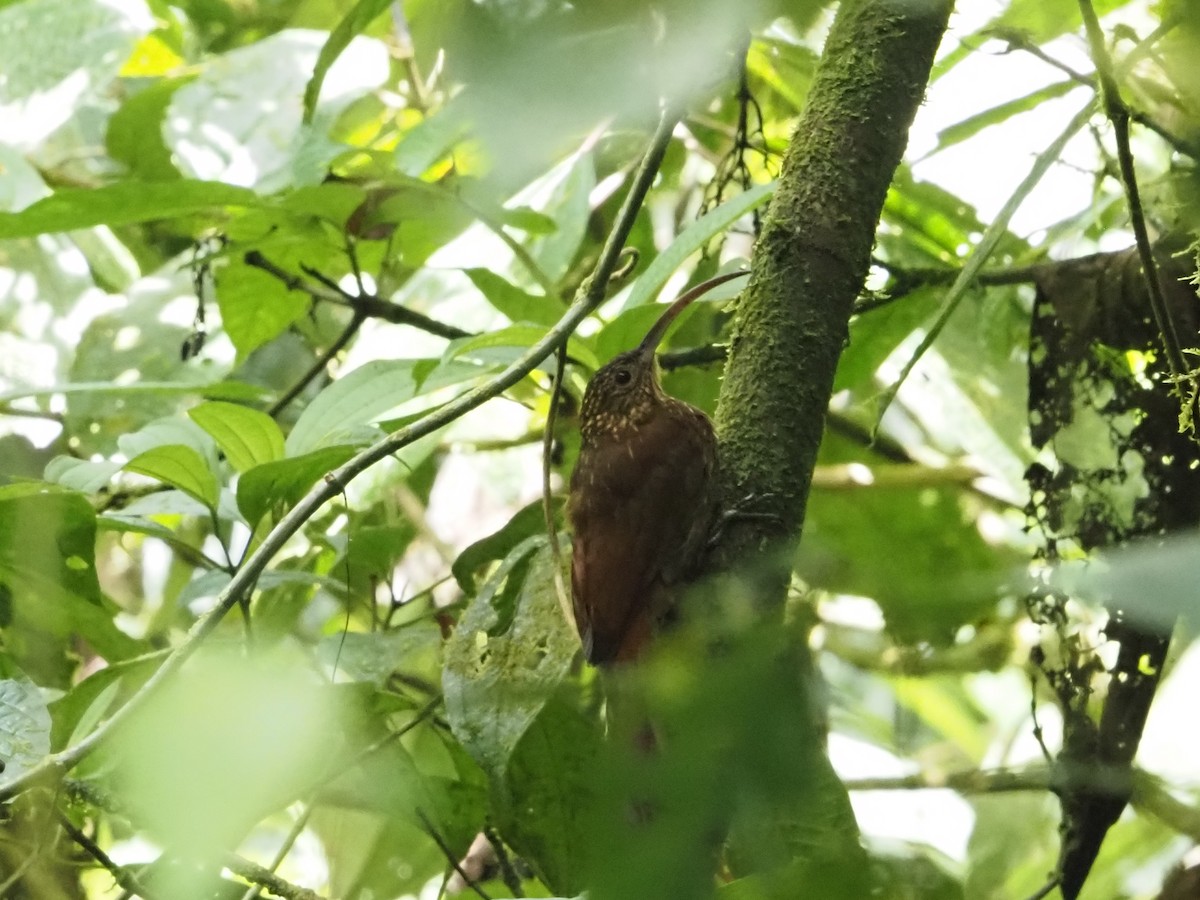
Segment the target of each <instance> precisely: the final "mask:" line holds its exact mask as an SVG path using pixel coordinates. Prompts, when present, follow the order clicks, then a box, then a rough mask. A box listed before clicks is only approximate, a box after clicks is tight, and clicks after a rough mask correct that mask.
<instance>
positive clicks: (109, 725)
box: [0, 112, 677, 802]
mask: <svg viewBox="0 0 1200 900" xmlns="http://www.w3.org/2000/svg"><path fill="white" fill-rule="evenodd" d="M676 121H677V116H676V115H675V114H674V113H673V112H664V113H663V116H662V118H661V120H660V122H659V125H658V128H657V129H656V130H655V132H654V135H653V137H652V138H651V142H650V146H649V148H648V149H647V151H646V154H645V156H644V157H643V158H642V162H641V164H640V165H639V166H638V169H637V172H636V173H635V174H634V177H633V180H632V183H631V184H630V188H629V193H628V194H627V195H626V197H625V201H624V202H623V203H622V204H621V208H620V210H619V211H618V213H617V218H616V221H615V222H614V224H613V228H612V231H611V232H610V233H609V236H608V239H607V240H606V241H605V244H604V248H603V250H602V251H601V253H600V258H599V260H598V262H597V264H596V270H595V272H594V274H593V275H592V277H591V278H589V279H587V280H586V281H585V282H584V284H582V285H581V286H580V290H579V292H578V294H577V296H576V299H575V301H574V302H573V303H572V304H571V306H570V307H568V308H567V310H566V312H565V313H564V314H563V317H562V318H561V319H559V321H558V323H557V324H555V326H554V327H553V328H551V329H550V330H549V331H548V332H546V335H545V336H544V337H543V338H542V339H541V340H539V341H538V342H537V343H535V344H534V345H533V346H532V347H530V348H529V349H528V350H526V351H525V352H524V353H522V354H521V355H520V357H518V358H517V359H516V360H515V361H514V362H513V363H511V364H510V365H509V366H508V367H507V368H506V369H505V370H504V371H503V372H501V373H500V374H499V375H497V376H496V377H495V378H492V379H491V380H489V381H487V382H485V383H484V384H481V385H479V386H477V387H475V388H473V389H471V390H469V391H467V392H466V393H464V394H461V395H460V396H458V397H456V398H455V399H454V400H451V401H450V402H448V403H446V404H445V405H443V406H441V407H439V408H438V409H436V410H434V411H433V412H431V413H430V414H429V415H427V416H423V417H422V418H420V419H418V420H417V421H415V422H413V423H411V424H409V425H407V426H405V427H403V428H400V429H398V430H396V431H394V432H392V433H391V434H389V435H387V436H386V437H384V438H383V439H381V440H379V441H377V442H376V443H374V444H372V445H371V446H370V447H368V448H366V449H365V450H363V451H361V452H360V453H358V454H356V455H355V456H354V457H353V458H351V459H350V460H349V461H348V462H346V463H345V464H343V465H342V466H339V467H338V468H337V469H335V470H333V471H332V472H330V473H329V474H327V475H326V476H325V477H324V478H323V479H321V481H319V482H318V483H317V484H316V485H315V486H314V487H313V488H312V489H311V490H310V491H309V492H308V493H307V494H306V495H305V496H304V497H303V498H301V500H300V501H299V502H298V503H297V504H296V505H295V506H294V507H292V509H291V510H290V511H289V512H288V513H287V514H286V515H285V516H284V517H283V518H282V519H281V520H280V521H279V523H278V524H277V525H276V526H275V527H274V528H273V529H271V531H270V532H269V533H268V534H267V535H266V537H265V538H264V539H263V541H262V543H261V544H259V545H258V547H257V548H256V549H255V551H254V552H253V553H252V554H251V555H250V556H249V557H248V558H247V559H246V561H245V563H244V565H243V566H242V568H241V569H239V570H238V572H237V574H235V575H234V576H233V578H232V579H230V581H229V583H228V584H227V585H226V586H225V588H224V589H223V590H222V591H221V593H220V594H219V595H218V596H217V601H216V603H215V605H214V606H213V608H212V609H211V610H210V611H209V612H207V613H206V614H205V615H203V616H202V617H201V618H199V619H197V620H196V622H195V623H194V624H193V625H192V627H191V629H189V631H188V633H187V635H186V636H185V637H184V639H183V641H182V642H181V643H180V644H179V645H178V646H177V647H176V648H175V649H174V650H173V651H172V653H171V655H170V656H168V657H167V659H166V661H165V662H164V663H163V664H162V666H161V667H160V668H159V669H158V670H157V671H156V672H155V673H154V674H153V675H151V676H150V678H149V679H148V680H147V681H146V682H145V684H143V685H142V687H141V688H139V689H138V691H137V693H136V694H134V695H133V696H132V697H131V698H130V699H129V701H128V702H127V703H126V704H125V705H124V706H122V707H121V708H120V709H118V710H117V711H116V712H115V713H114V714H113V715H112V716H111V717H109V718H108V719H106V720H105V721H104V722H102V723H101V724H100V725H99V726H97V728H96V730H95V731H93V732H92V733H91V734H89V735H88V736H87V737H86V738H84V739H83V740H81V741H79V742H78V743H77V744H74V745H73V746H71V747H68V748H67V749H65V750H62V751H59V752H58V753H53V754H51V755H50V756H48V757H46V758H45V759H44V760H42V762H41V763H39V764H38V765H36V766H34V767H33V768H31V769H29V770H27V771H25V772H23V773H22V774H21V775H19V776H17V777H15V778H10V779H9V780H7V781H5V782H3V783H0V802H2V801H4V800H8V799H10V798H12V797H14V796H16V795H17V794H19V793H21V792H22V791H24V790H26V789H28V788H29V787H31V786H32V785H34V784H38V783H40V782H42V781H45V780H49V779H53V778H56V777H60V776H61V775H62V774H63V773H64V772H66V771H68V770H70V769H71V768H73V767H74V766H75V765H77V764H78V763H79V762H80V760H82V759H84V758H85V757H86V756H87V755H88V754H89V753H91V752H92V751H93V750H94V749H95V748H96V747H97V746H98V745H99V744H101V743H103V742H104V741H105V740H107V738H108V736H109V734H111V733H112V731H113V730H114V729H115V728H117V727H119V726H120V725H121V723H123V722H126V721H128V720H129V718H130V717H131V716H132V715H133V714H134V713H136V712H137V711H138V710H139V709H141V708H142V707H143V706H145V704H146V702H147V700H148V699H149V698H150V697H152V696H153V695H154V694H155V693H157V691H158V690H159V688H160V687H161V686H162V685H163V683H164V682H166V681H167V680H168V679H170V678H171V677H172V676H173V675H174V674H175V673H176V672H177V671H178V670H179V669H180V668H182V666H183V665H184V663H186V662H187V660H188V659H190V658H191V656H192V655H193V654H194V653H195V652H196V650H197V649H199V647H200V645H201V644H202V643H203V642H204V640H205V639H206V638H207V637H208V636H209V634H211V633H212V631H213V630H214V629H215V628H216V627H217V625H218V624H220V622H221V620H222V619H223V618H224V617H225V616H226V615H227V614H228V613H229V611H230V610H231V609H233V607H234V606H236V605H237V604H238V603H239V602H241V600H242V598H243V597H244V596H247V595H248V594H249V593H250V592H251V591H252V590H253V589H254V586H255V584H256V583H257V581H258V578H259V576H260V575H261V574H262V572H263V571H264V570H265V569H266V567H267V565H268V563H270V561H271V560H272V559H273V558H274V556H275V554H276V553H278V552H279V551H280V550H281V549H282V548H283V547H284V545H285V544H286V543H287V542H288V541H289V540H290V539H291V537H292V535H294V534H295V533H296V532H297V531H299V530H300V528H301V527H302V526H303V525H304V523H305V522H307V521H308V520H309V519H310V518H311V517H312V516H313V515H314V514H315V513H316V512H317V510H319V509H320V508H321V507H322V506H324V505H325V503H327V502H328V501H329V500H331V499H333V498H334V497H336V496H338V495H339V494H340V493H341V492H342V491H343V490H344V489H345V487H346V485H348V484H349V483H350V482H351V481H352V480H353V479H354V478H355V477H356V476H358V475H359V474H361V473H362V472H364V471H366V470H367V469H368V468H370V467H371V466H373V465H375V463H377V462H379V461H380V460H382V459H385V458H387V457H389V456H391V455H392V454H394V453H396V452H398V451H399V450H401V449H402V448H404V447H406V446H408V445H409V444H411V443H412V442H413V441H416V440H419V439H420V438H423V437H425V436H426V435H428V434H432V433H433V432H435V431H437V430H438V429H440V428H442V427H444V426H446V425H448V424H449V423H450V422H453V421H455V420H456V419H458V418H460V417H461V416H462V415H464V414H465V413H467V412H470V411H471V410H473V409H475V408H476V407H478V406H480V405H482V404H483V403H486V402H487V401H488V400H491V399H493V398H495V397H498V396H500V395H501V394H502V393H504V392H505V391H506V390H508V389H509V388H510V387H512V386H513V385H515V384H517V383H518V382H519V381H520V380H521V379H523V378H524V377H525V376H526V375H528V374H529V373H530V372H532V371H533V370H534V369H536V368H537V367H538V366H540V365H542V364H543V363H544V361H545V359H546V357H547V356H548V355H549V354H550V353H553V352H554V351H555V350H557V349H558V347H559V346H560V345H562V344H564V343H565V342H566V340H567V338H568V337H569V336H570V335H571V334H572V332H574V330H575V328H576V327H578V325H579V323H580V322H582V321H583V320H584V319H585V318H587V317H588V316H589V315H591V314H592V312H593V311H595V309H596V307H597V306H599V304H600V303H601V302H602V301H603V299H604V295H605V290H606V288H607V286H608V280H609V277H610V276H611V275H612V273H613V272H614V271H615V270H616V268H617V265H618V260H619V258H620V255H621V251H622V248H623V247H624V246H625V241H626V240H627V238H628V237H629V233H630V231H632V229H633V225H634V222H635V220H636V218H637V215H638V211H639V210H640V209H641V207H642V203H643V201H644V200H645V197H646V194H647V193H648V192H649V190H650V187H651V185H652V184H653V183H654V178H655V176H656V174H657V173H658V169H659V166H660V165H661V163H662V159H663V156H664V155H665V153H666V150H667V145H668V144H669V143H670V140H671V132H672V129H673V127H674V124H675V122H676Z"/></svg>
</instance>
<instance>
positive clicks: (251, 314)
mask: <svg viewBox="0 0 1200 900" xmlns="http://www.w3.org/2000/svg"><path fill="white" fill-rule="evenodd" d="M310 302H311V300H310V298H309V297H307V296H306V295H305V294H302V293H300V292H298V291H291V290H288V288H287V286H286V285H284V284H283V283H282V282H281V281H280V280H279V279H278V278H275V277H273V276H271V275H269V274H267V273H266V272H264V271H263V270H262V269H258V268H255V267H254V266H248V265H246V264H245V263H244V262H242V261H240V260H238V261H234V262H230V263H229V264H228V265H225V266H222V267H221V268H220V270H218V273H217V305H218V306H219V307H220V309H221V321H222V323H223V324H224V326H225V331H226V332H227V333H228V334H229V339H230V340H231V341H233V345H234V346H235V347H236V348H237V351H238V355H239V356H241V357H243V358H244V357H245V356H247V355H248V354H249V353H251V352H252V351H254V350H257V349H258V348H259V347H261V346H262V345H263V344H265V343H267V341H270V340H272V339H273V338H277V337H279V335H281V334H282V333H283V332H284V330H285V329H287V327H288V326H289V325H291V324H292V323H294V322H295V321H296V320H297V319H299V318H301V317H302V316H303V315H304V314H305V313H306V312H308V308H309V304H310Z"/></svg>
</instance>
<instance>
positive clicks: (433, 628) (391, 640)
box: [317, 619, 442, 688]
mask: <svg viewBox="0 0 1200 900" xmlns="http://www.w3.org/2000/svg"><path fill="white" fill-rule="evenodd" d="M441 643H442V633H441V630H440V629H439V628H438V626H437V625H436V624H435V623H434V622H433V621H432V620H428V619H426V620H424V621H420V622H413V623H410V624H406V625H402V626H400V627H398V628H390V629H388V630H387V631H373V632H369V633H363V632H349V633H346V634H331V635H329V636H327V637H325V638H324V639H322V641H321V644H320V646H319V647H318V648H317V656H318V658H319V659H320V660H321V662H323V663H324V664H325V666H326V667H327V668H328V669H329V670H330V671H331V672H333V671H336V672H337V673H338V674H339V675H341V676H344V677H348V678H350V679H352V680H353V681H365V682H369V683H371V684H374V685H375V686H376V687H378V688H382V687H383V686H384V684H385V683H386V682H387V680H388V679H389V678H390V677H391V676H392V674H393V673H395V672H398V671H407V672H412V671H414V670H417V669H418V668H421V667H423V666H425V665H426V664H428V663H429V662H430V661H431V660H435V659H436V658H437V651H438V649H440V647H441Z"/></svg>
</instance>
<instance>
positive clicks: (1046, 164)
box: [875, 0, 1093, 430]
mask: <svg viewBox="0 0 1200 900" xmlns="http://www.w3.org/2000/svg"><path fill="white" fill-rule="evenodd" d="M1081 2H1086V0H1081ZM1092 111H1093V103H1092V102H1091V101H1090V100H1089V101H1088V103H1087V105H1086V106H1084V107H1083V108H1081V109H1080V110H1079V112H1077V113H1076V114H1075V116H1074V117H1073V118H1072V119H1071V120H1070V122H1068V123H1067V127H1066V128H1064V129H1063V131H1062V132H1061V133H1060V134H1059V135H1058V137H1056V138H1055V139H1054V140H1053V141H1052V142H1051V143H1050V145H1049V146H1048V147H1047V148H1046V149H1045V150H1043V151H1042V152H1041V153H1040V154H1038V156H1037V158H1036V159H1035V160H1034V163H1033V165H1032V166H1031V167H1030V169H1029V173H1028V174H1027V175H1026V176H1025V177H1024V178H1023V179H1022V180H1021V183H1020V184H1019V185H1018V186H1017V189H1016V190H1015V191H1013V193H1012V194H1011V196H1009V198H1008V200H1006V201H1005V203H1004V206H1003V207H1001V209H1000V211H999V212H998V213H997V214H996V217H995V218H994V219H993V220H992V222H991V224H989V225H988V227H987V229H986V230H985V231H984V233H983V237H981V238H980V239H979V243H978V244H977V245H976V246H975V249H974V251H973V252H972V253H971V255H970V257H969V258H968V259H967V261H966V263H965V264H964V265H963V267H962V269H961V270H959V272H958V275H957V277H956V278H955V279H954V283H953V284H952V285H950V289H949V290H947V291H946V297H945V299H944V300H943V301H942V307H941V309H940V310H939V311H938V315H937V319H936V320H935V321H934V323H933V324H932V325H931V326H930V327H929V329H928V331H927V333H926V334H925V337H924V338H923V339H922V340H921V343H920V344H919V345H918V346H917V348H916V349H915V350H914V351H913V352H912V354H911V355H910V356H909V358H908V360H907V361H906V362H905V363H904V366H903V368H902V369H901V370H900V374H899V375H898V376H897V377H896V380H895V381H894V382H893V383H892V384H891V385H890V386H889V387H888V388H887V389H886V390H885V391H884V392H883V393H882V394H881V395H880V400H879V404H878V406H877V411H876V419H875V422H876V429H877V430H878V427H879V423H880V422H881V421H882V420H883V416H884V414H885V413H886V412H887V409H888V407H889V406H891V403H892V401H893V400H894V399H895V398H896V395H897V394H899V393H900V388H901V386H903V384H904V382H905V381H906V380H907V379H908V376H909V375H911V374H912V372H913V370H914V369H915V368H916V367H917V364H918V363H919V362H920V361H921V357H923V356H924V355H925V352H926V351H927V350H929V348H930V347H932V346H933V344H934V342H935V341H937V338H938V336H939V335H940V334H941V332H942V330H943V329H944V328H945V327H946V323H947V322H948V321H949V320H950V317H951V316H952V315H953V314H954V311H955V310H956V309H957V308H958V305H959V303H960V302H961V301H962V298H963V297H965V296H966V294H967V290H968V288H970V287H971V286H972V284H973V283H974V281H975V279H976V277H977V276H978V275H979V274H980V272H981V271H982V267H983V264H984V263H985V262H986V261H987V259H988V257H989V256H991V254H992V253H993V251H995V249H996V247H997V245H998V244H999V243H1000V239H1001V238H1002V237H1003V236H1004V235H1005V234H1006V233H1007V232H1008V223H1009V222H1010V221H1011V220H1012V217H1013V215H1014V214H1015V213H1016V211H1017V210H1018V209H1019V208H1020V206H1021V204H1022V203H1024V202H1025V198H1026V197H1028V196H1029V195H1030V194H1031V193H1033V189H1034V188H1035V187H1036V186H1037V184H1038V182H1039V181H1041V180H1042V177H1043V176H1044V175H1045V174H1046V173H1047V172H1048V171H1049V170H1050V169H1051V167H1053V166H1054V164H1055V163H1056V162H1057V161H1058V158H1059V157H1060V156H1061V155H1062V152H1063V150H1064V148H1065V147H1066V145H1067V143H1068V142H1069V141H1070V140H1071V138H1072V137H1074V136H1075V133H1076V132H1077V131H1079V130H1080V129H1081V128H1083V126H1084V125H1086V124H1087V121H1088V119H1090V118H1091V116H1092Z"/></svg>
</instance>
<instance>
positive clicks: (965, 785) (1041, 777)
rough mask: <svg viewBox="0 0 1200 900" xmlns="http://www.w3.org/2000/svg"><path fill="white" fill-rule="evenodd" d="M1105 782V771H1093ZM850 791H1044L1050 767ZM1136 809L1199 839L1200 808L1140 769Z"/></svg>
mask: <svg viewBox="0 0 1200 900" xmlns="http://www.w3.org/2000/svg"><path fill="white" fill-rule="evenodd" d="M1097 780H1098V781H1099V782H1100V783H1105V781H1106V773H1105V772H1104V771H1103V769H1101V770H1099V771H1098V772H1097ZM845 785H846V789H847V790H850V791H912V790H939V789H946V788H948V789H950V790H954V791H958V792H959V793H962V794H999V793H1009V792H1015V791H1045V790H1050V788H1051V787H1052V785H1053V772H1052V769H1051V767H1050V766H1044V765H1036V766H1027V767H1024V768H1020V769H991V770H982V769H973V770H968V771H965V772H949V773H946V772H919V773H917V774H915V775H901V776H898V777H889V778H857V779H850V780H848V781H846V782H845ZM1129 802H1130V803H1131V804H1132V805H1133V806H1134V807H1135V808H1136V809H1137V810H1138V811H1139V812H1141V813H1145V814H1147V815H1150V816H1153V817H1155V818H1156V819H1158V820H1159V821H1161V822H1163V823H1164V824H1165V825H1167V826H1168V827H1170V828H1171V829H1173V830H1174V831H1176V832H1178V833H1179V834H1183V835H1187V836H1188V837H1190V838H1191V839H1192V840H1194V841H1200V809H1197V808H1195V807H1193V806H1189V805H1188V804H1186V803H1182V802H1180V801H1179V800H1177V799H1176V798H1175V797H1174V796H1172V795H1171V792H1170V791H1169V790H1167V788H1166V787H1165V786H1164V785H1163V784H1162V781H1161V780H1160V779H1158V778H1156V777H1155V776H1153V775H1151V774H1149V773H1148V772H1146V771H1144V770H1142V769H1134V770H1133V793H1132V796H1131V797H1130V801H1129Z"/></svg>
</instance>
